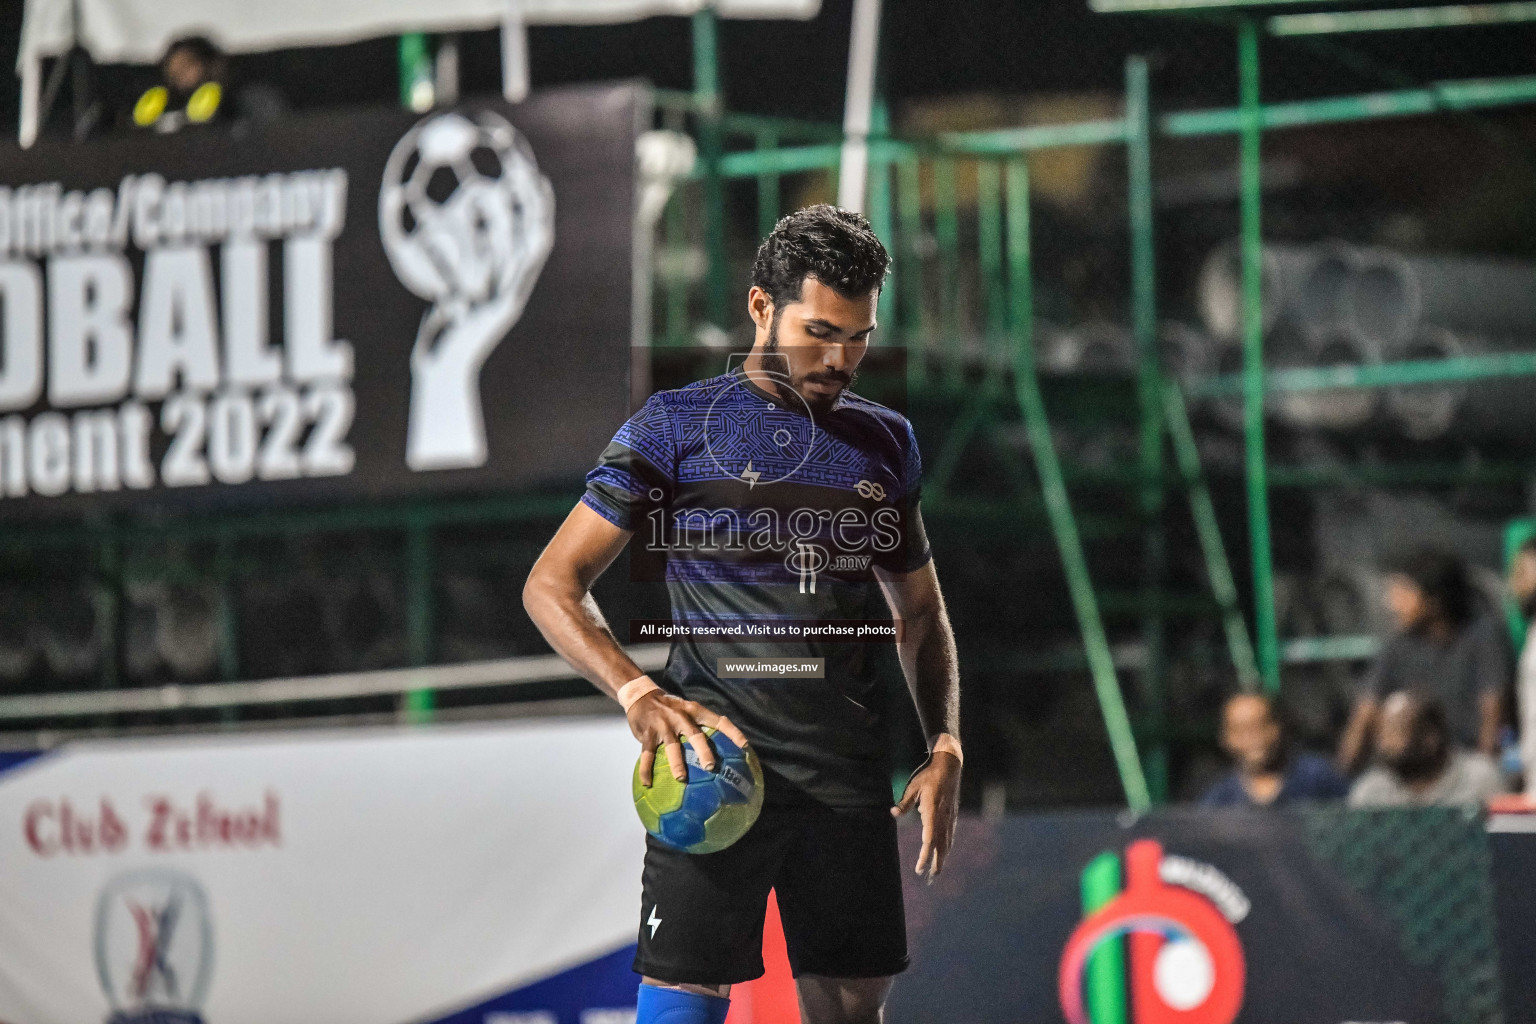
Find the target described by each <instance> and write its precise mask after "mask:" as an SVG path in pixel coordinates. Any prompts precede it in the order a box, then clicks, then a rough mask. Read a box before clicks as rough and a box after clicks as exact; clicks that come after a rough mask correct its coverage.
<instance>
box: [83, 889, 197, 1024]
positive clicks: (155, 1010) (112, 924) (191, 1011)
mask: <svg viewBox="0 0 1536 1024" xmlns="http://www.w3.org/2000/svg"><path fill="white" fill-rule="evenodd" d="M96 973H97V976H98V977H99V979H100V980H101V987H102V989H103V990H104V991H105V992H106V994H107V1001H108V1002H109V1003H111V1004H112V1016H111V1017H110V1018H109V1019H108V1024H202V1016H201V1008H202V1005H203V1000H204V998H205V997H206V996H207V993H208V982H209V981H210V980H211V977H212V974H213V918H212V916H211V915H210V914H209V912H208V897H207V896H206V895H205V894H204V893H203V888H202V886H200V885H199V884H198V883H197V880H196V879H194V878H192V876H190V875H187V874H183V873H182V872H180V871H173V870H170V869H166V868H151V869H148V870H143V871H130V872H127V873H125V874H121V875H118V876H117V877H116V878H113V879H112V880H111V881H109V882H107V884H106V885H105V886H104V887H103V888H102V890H101V896H100V898H99V899H98V900H97V902H96Z"/></svg>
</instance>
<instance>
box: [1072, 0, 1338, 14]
mask: <svg viewBox="0 0 1536 1024" xmlns="http://www.w3.org/2000/svg"><path fill="white" fill-rule="evenodd" d="M1338 2H1340V0H1088V7H1089V9H1090V10H1092V11H1093V12H1094V13H1096V14H1158V13H1161V12H1166V11H1212V10H1231V9H1234V8H1241V7H1279V6H1280V5H1281V4H1324V3H1338ZM1344 2H1346V3H1349V2H1353V3H1359V2H1361V0H1344Z"/></svg>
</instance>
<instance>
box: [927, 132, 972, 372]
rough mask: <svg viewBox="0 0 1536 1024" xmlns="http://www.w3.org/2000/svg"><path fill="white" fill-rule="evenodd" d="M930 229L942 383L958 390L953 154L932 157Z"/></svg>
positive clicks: (957, 232) (957, 236)
mask: <svg viewBox="0 0 1536 1024" xmlns="http://www.w3.org/2000/svg"><path fill="white" fill-rule="evenodd" d="M933 190H934V197H933V233H934V236H935V239H936V240H937V242H938V247H939V341H938V346H937V350H938V352H939V354H940V355H941V356H942V357H943V358H944V359H945V360H946V363H945V366H944V384H945V386H946V387H948V388H949V389H950V390H951V391H957V390H959V388H960V385H961V384H962V383H963V382H964V380H965V367H964V366H962V365H961V362H960V211H959V208H958V203H957V201H956V198H955V161H954V158H952V157H948V156H941V157H939V158H937V159H935V160H934V161H933Z"/></svg>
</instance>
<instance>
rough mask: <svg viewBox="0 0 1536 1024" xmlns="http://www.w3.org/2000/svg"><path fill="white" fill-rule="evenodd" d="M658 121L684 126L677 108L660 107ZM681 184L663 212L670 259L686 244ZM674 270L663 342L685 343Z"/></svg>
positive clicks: (684, 292) (681, 294)
mask: <svg viewBox="0 0 1536 1024" xmlns="http://www.w3.org/2000/svg"><path fill="white" fill-rule="evenodd" d="M661 123H662V126H663V127H664V128H666V129H667V130H668V131H674V132H681V131H682V130H683V129H684V127H686V121H685V119H684V115H683V114H682V113H681V112H679V111H676V110H664V111H662V115H661ZM684 187H685V186H684V184H683V183H682V182H678V183H677V185H676V187H674V188H673V189H672V194H671V195H670V196H668V197H667V206H666V209H665V211H664V212H663V213H662V221H661V225H662V226H661V238H662V242H661V252H662V253H664V254H666V256H667V257H668V258H669V259H675V258H676V256H677V254H679V253H681V252H683V251H684V249H685V247H686V246H687V244H688V221H687V217H688V212H687V207H686V205H685V204H684V200H683V189H684ZM653 260H654V257H653ZM676 271H677V268H675V267H674V268H673V272H672V273H669V274H668V275H667V277H666V281H665V282H664V284H663V288H664V290H665V293H666V294H665V296H664V297H663V316H664V317H665V322H664V323H663V325H662V332H661V337H662V344H663V345H685V344H687V340H688V282H686V281H684V280H681V279H680V277H679V275H678V274H677V272H676Z"/></svg>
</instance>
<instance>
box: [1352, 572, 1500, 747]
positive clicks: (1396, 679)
mask: <svg viewBox="0 0 1536 1024" xmlns="http://www.w3.org/2000/svg"><path fill="white" fill-rule="evenodd" d="M1386 603H1387V608H1388V609H1389V610H1390V611H1391V613H1392V617H1393V619H1394V620H1395V622H1396V625H1397V632H1396V633H1394V634H1393V635H1392V636H1391V637H1390V638H1389V639H1388V640H1387V641H1386V643H1385V644H1383V645H1382V649H1381V654H1380V655H1379V656H1378V657H1377V659H1376V664H1375V665H1374V666H1372V668H1371V672H1370V675H1369V676H1368V677H1367V678H1366V680H1365V683H1364V685H1363V686H1362V687H1361V689H1360V693H1359V695H1358V696H1357V698H1356V700H1355V706H1354V709H1353V711H1352V712H1351V714H1350V719H1349V724H1348V725H1347V726H1346V727H1345V729H1344V735H1343V737H1342V738H1341V740H1340V742H1339V757H1338V762H1339V767H1340V768H1341V769H1343V770H1344V771H1347V772H1353V771H1355V770H1356V769H1357V768H1358V767H1359V765H1360V764H1361V762H1362V761H1364V760H1365V758H1366V756H1367V755H1368V754H1369V753H1370V751H1369V749H1368V745H1369V740H1370V737H1371V735H1372V733H1373V730H1374V726H1375V720H1376V716H1377V714H1378V712H1379V711H1380V709H1381V701H1382V699H1383V698H1384V697H1386V695H1387V694H1389V693H1391V692H1393V691H1394V690H1416V691H1419V692H1420V693H1422V694H1424V695H1425V696H1426V697H1428V698H1432V699H1434V700H1435V701H1436V702H1437V703H1439V704H1440V706H1441V707H1442V708H1443V709H1444V714H1445V716H1446V720H1447V722H1448V724H1449V726H1450V730H1451V738H1452V739H1453V740H1454V741H1455V742H1456V743H1457V744H1458V745H1460V746H1463V747H1467V748H1470V749H1473V750H1477V751H1480V752H1481V753H1484V754H1487V755H1489V756H1490V757H1492V756H1495V755H1497V753H1498V749H1499V725H1500V723H1501V717H1502V714H1503V700H1504V690H1505V688H1506V687H1507V686H1508V685H1509V679H1510V657H1509V647H1508V645H1507V643H1506V642H1505V638H1504V633H1503V628H1502V626H1501V625H1500V623H1499V622H1498V621H1497V620H1496V619H1495V618H1494V617H1493V616H1491V615H1488V614H1486V613H1483V612H1480V611H1479V609H1478V607H1477V601H1476V598H1475V595H1474V592H1473V589H1472V583H1471V581H1470V580H1469V579H1468V578H1467V570H1466V567H1465V566H1464V565H1463V564H1462V563H1461V560H1460V559H1458V558H1457V557H1456V556H1455V555H1452V554H1449V553H1448V552H1444V551H1436V550H1432V549H1424V550H1420V551H1416V552H1414V553H1413V554H1411V555H1409V556H1408V557H1407V558H1405V559H1404V560H1403V561H1402V563H1401V564H1400V565H1399V566H1398V567H1397V569H1396V570H1395V571H1393V572H1392V573H1391V574H1389V575H1388V577H1387V591H1386Z"/></svg>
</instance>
